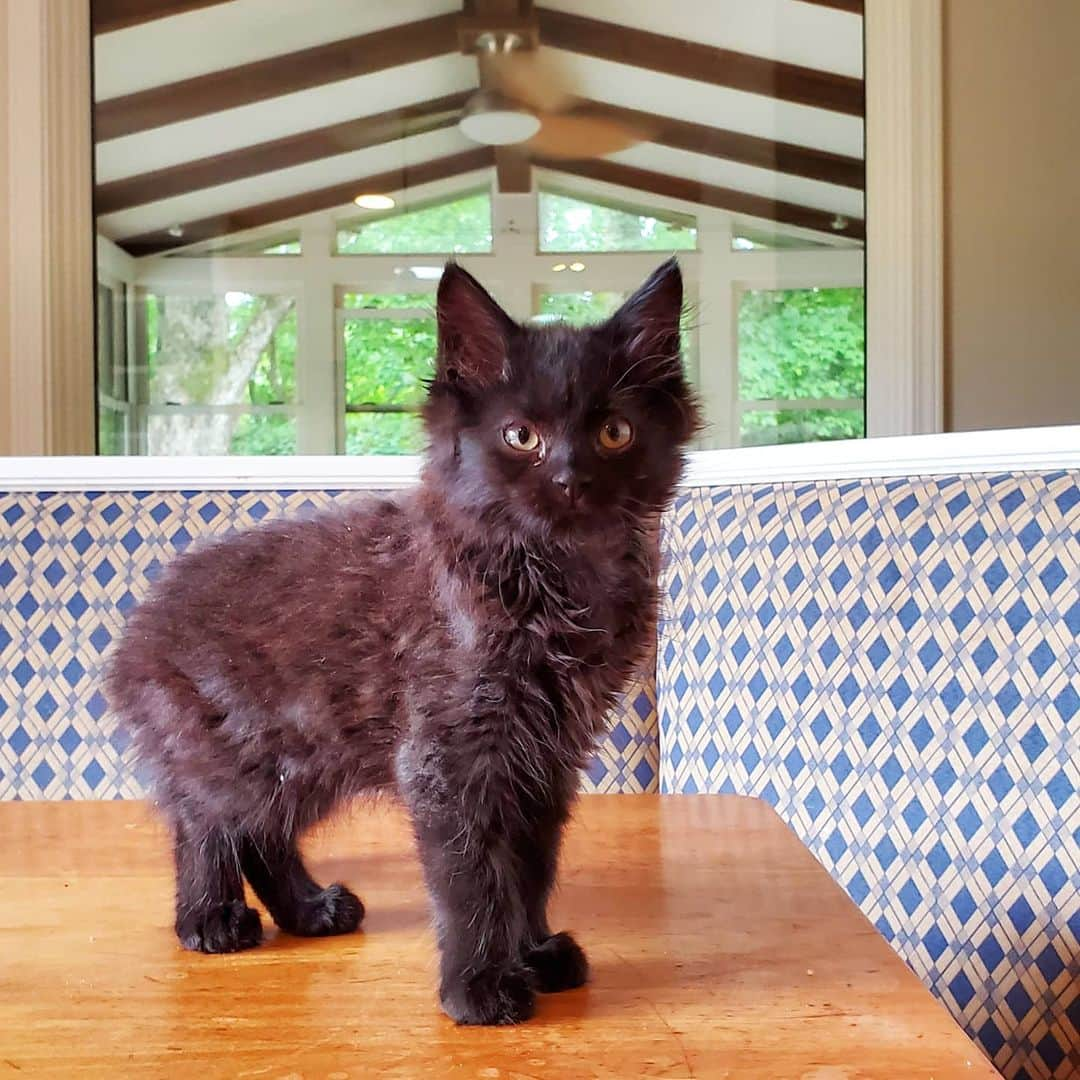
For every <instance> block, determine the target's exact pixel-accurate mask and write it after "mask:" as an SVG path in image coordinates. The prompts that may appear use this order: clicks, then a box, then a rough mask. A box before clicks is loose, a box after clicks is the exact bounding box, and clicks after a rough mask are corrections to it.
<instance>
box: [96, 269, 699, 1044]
mask: <svg viewBox="0 0 1080 1080" xmlns="http://www.w3.org/2000/svg"><path fill="white" fill-rule="evenodd" d="M681 307H682V279H681V276H680V273H679V268H678V265H677V264H676V263H675V262H674V261H671V262H668V263H666V264H665V265H664V266H662V267H661V268H660V269H659V270H657V272H656V273H655V274H653V276H652V277H651V278H650V279H649V280H648V281H647V282H646V283H645V285H644V286H643V287H642V288H641V289H640V290H639V291H638V292H637V293H636V294H635V295H634V296H632V297H631V298H630V299H629V300H628V301H627V302H626V303H625V304H624V306H623V307H622V308H621V309H620V310H619V312H618V313H617V314H616V315H614V316H613V317H612V318H611V319H610V320H609V321H608V322H606V323H604V324H602V325H600V326H596V327H591V328H587V329H580V330H579V329H571V328H569V327H565V326H552V327H543V328H540V327H534V326H522V325H519V324H517V323H515V322H514V321H513V320H512V319H510V317H509V316H508V315H507V314H506V313H505V312H504V311H503V310H502V309H501V308H500V307H499V306H498V305H497V304H496V303H495V301H494V300H492V299H491V297H490V296H488V294H487V293H486V292H485V291H484V290H483V288H481V286H480V285H479V284H478V283H477V282H476V281H475V280H474V279H473V278H472V277H470V276H469V274H467V273H466V272H465V271H464V270H462V269H460V268H459V267H457V266H455V265H450V266H448V267H447V269H446V272H445V274H444V275H443V279H442V282H441V284H440V286H439V294H438V325H439V354H438V362H437V370H436V375H435V378H434V380H433V382H432V384H431V388H430V394H429V397H428V401H427V404H426V406H425V419H426V423H427V427H428V432H429V436H430V444H431V445H430V449H429V451H428V455H427V463H426V466H425V468H424V472H423V479H422V482H421V484H420V486H419V487H418V488H416V489H415V490H413V491H410V492H408V493H407V494H405V495H403V496H401V497H396V498H369V499H363V500H357V501H356V502H354V503H353V504H351V505H349V506H346V507H343V508H340V509H337V510H334V511H333V512H330V513H326V514H324V515H322V516H321V517H318V518H316V519H315V520H312V521H306V522H295V521H290V522H282V523H276V524H269V525H266V526H264V527H261V528H258V529H255V530H251V531H249V532H246V533H242V534H240V535H237V536H234V537H232V538H230V539H228V540H225V541H223V542H221V543H217V544H214V545H211V546H208V547H204V548H202V549H201V550H198V551H195V552H193V553H190V554H187V555H184V556H183V557H181V558H180V559H178V560H177V561H176V562H175V563H174V565H173V566H172V567H171V569H170V571H169V572H168V573H167V574H166V575H165V576H164V577H163V578H162V580H161V581H160V582H159V583H158V585H156V586H155V588H154V589H153V590H152V592H151V594H150V596H149V598H148V599H147V600H146V602H145V603H144V604H143V605H142V606H141V607H140V608H139V609H138V610H137V611H136V612H135V614H134V615H133V616H132V618H131V621H130V623H129V626H128V628H127V631H126V634H125V637H124V639H123V640H122V641H121V642H120V644H119V645H118V647H117V650H116V652H115V654H114V656H113V659H112V665H111V671H110V675H109V684H108V685H109V697H110V700H111V703H112V706H113V708H114V709H115V710H116V711H117V712H118V714H119V715H120V717H121V718H122V720H123V722H124V723H126V724H127V725H128V727H129V728H130V729H131V731H132V732H133V734H134V739H135V746H136V749H137V752H138V755H139V757H140V759H141V761H142V762H143V763H145V764H146V765H147V766H149V767H150V769H151V771H152V775H153V777H154V793H155V795H156V798H157V800H158V802H159V804H160V806H161V808H162V810H163V811H164V813H165V814H166V816H167V818H168V820H169V822H170V824H171V826H172V830H173V834H174V837H175V852H176V878H177V887H176V932H177V934H178V935H179V937H180V940H181V941H182V942H183V944H184V945H185V946H186V947H187V948H190V949H200V950H202V951H204V952H230V951H233V950H236V949H244V948H248V947H250V946H252V945H256V944H257V943H258V942H259V940H260V937H261V926H260V922H259V916H258V914H257V913H256V912H255V911H254V910H252V909H251V908H249V907H247V906H246V905H245V903H244V889H243V878H245V877H246V878H247V880H248V881H249V882H250V884H251V886H252V888H253V889H254V890H255V892H256V893H257V894H258V896H259V897H260V899H261V900H262V901H263V903H265V905H266V907H267V909H268V910H269V912H270V914H271V915H272V916H273V918H274V921H275V922H276V923H277V924H278V925H279V926H280V927H281V928H282V929H283V930H286V931H289V932H291V933H294V934H338V933H346V932H348V931H351V930H354V929H356V927H357V926H358V924H359V923H360V920H361V918H362V916H363V911H364V909H363V906H362V905H361V903H360V901H359V900H358V899H357V898H356V896H354V895H353V894H352V893H351V892H350V891H349V890H348V889H346V888H345V887H344V886H343V885H330V886H328V887H323V886H321V885H319V884H317V883H316V882H315V881H313V880H312V878H311V876H310V875H309V874H308V872H307V870H306V869H305V868H304V864H303V862H302V861H301V858H300V855H299V852H298V850H297V840H298V838H299V837H300V836H301V834H302V833H303V832H304V830H305V829H307V828H308V827H309V826H311V825H312V824H314V823H315V822H316V821H318V820H319V819H320V818H322V817H323V816H324V815H326V814H327V813H329V811H330V810H331V809H332V808H333V807H334V806H335V805H336V804H338V803H339V802H340V801H341V800H343V799H348V798H350V797H352V796H355V795H358V794H360V793H361V792H365V791H374V790H389V791H396V792H397V793H399V794H400V796H401V798H402V799H403V800H404V802H405V804H406V806H407V807H408V809H409V810H410V812H411V814H412V820H413V826H414V830H415V834H416V840H417V844H418V847H419V852H420V857H421V859H422V861H423V866H424V872H425V877H426V880H427V885H428V888H429V890H430V893H431V897H432V902H433V905H434V910H435V921H436V927H437V930H438V939H439V946H440V949H441V952H442V969H441V970H442V985H441V999H442V1004H443V1008H444V1009H445V1010H446V1012H447V1013H449V1015H450V1016H452V1017H453V1018H454V1019H455V1020H457V1021H458V1022H460V1023H469V1024H505V1023H513V1022H515V1021H519V1020H523V1019H525V1018H526V1017H528V1016H529V1015H530V1014H531V1013H532V1010H533V994H534V991H535V990H541V991H555V990H563V989H566V988H568V987H572V986H578V985H580V984H581V983H582V982H583V981H584V980H585V977H586V962H585V956H584V953H583V952H582V951H581V949H580V948H579V947H578V946H577V944H576V943H575V942H574V941H573V939H572V938H571V937H569V935H566V934H554V935H553V934H552V932H551V930H550V928H549V926H548V922H547V918H546V914H545V909H546V905H547V899H548V895H549V893H550V891H551V887H552V882H553V880H554V877H555V866H556V860H557V857H558V850H559V842H560V837H561V833H562V828H563V824H564V822H565V821H566V819H567V816H568V813H569V809H570V806H571V804H572V802H573V799H574V795H575V792H576V790H577V787H578V783H579V770H580V769H581V768H582V767H583V766H584V765H585V764H586V762H587V761H588V760H589V757H590V755H591V754H592V753H593V750H594V747H595V745H596V741H597V739H598V737H599V736H600V735H601V733H602V732H603V729H604V717H605V714H606V713H607V711H608V710H609V709H610V707H611V706H612V704H613V703H614V702H615V700H616V699H617V697H618V695H619V693H620V691H622V690H623V689H624V687H625V686H626V684H627V681H628V679H629V677H630V675H631V674H632V672H633V669H634V668H635V665H637V664H638V663H639V661H640V660H641V659H642V658H643V656H644V655H645V654H646V652H647V650H648V646H649V644H650V642H651V641H652V639H653V635H654V632H655V619H656V608H657V591H656V576H657V559H658V554H657V540H656V537H657V524H658V519H659V516H660V513H661V511H662V510H663V509H664V508H665V507H666V506H667V505H668V502H669V501H670V499H671V497H672V493H673V491H674V489H675V485H676V482H677V480H678V478H679V475H680V473H681V470H682V467H683V448H684V446H685V445H686V443H687V441H688V439H689V438H690V436H691V434H692V433H693V431H694V430H695V428H696V425H697V415H698V414H697V409H696V406H695V404H694V401H693V398H692V395H691V393H690V390H689V389H688V387H687V384H686V382H685V380H684V377H683V372H682V366H681V362H680V354H679V316H680V311H681Z"/></svg>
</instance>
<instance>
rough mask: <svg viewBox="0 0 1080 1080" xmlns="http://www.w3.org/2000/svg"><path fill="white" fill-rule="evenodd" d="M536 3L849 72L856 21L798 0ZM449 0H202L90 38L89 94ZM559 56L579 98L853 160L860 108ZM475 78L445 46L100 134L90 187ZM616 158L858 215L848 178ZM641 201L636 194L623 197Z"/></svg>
mask: <svg viewBox="0 0 1080 1080" xmlns="http://www.w3.org/2000/svg"><path fill="white" fill-rule="evenodd" d="M545 6H546V7H547V8H549V9H551V10H559V11H565V12H568V13H572V14H575V15H585V16H588V17H590V18H595V19H601V20H605V21H608V22H611V23H613V24H620V25H621V26H624V27H630V28H635V29H640V30H647V31H651V32H653V33H659V34H664V35H667V36H669V37H676V38H681V39H686V40H687V41H692V42H698V43H703V44H706V45H710V46H714V47H717V48H722V49H727V50H735V51H737V52H740V53H745V54H749V55H752V56H758V57H765V58H768V59H771V60H777V61H783V62H787V63H793V64H799V65H802V66H804V67H810V68H814V69H816V70H818V71H824V72H830V73H834V74H837V75H842V76H848V77H854V78H861V77H862V19H861V18H860V17H859V16H858V15H857V14H852V13H849V12H846V11H841V10H836V9H834V8H832V7H829V6H824V5H822V4H820V3H811V2H807V0H710V3H708V4H702V3H700V2H690V0H673V2H668V3H666V4H658V3H656V2H655V0H588V2H578V0H547V2H546V4H545ZM460 8H461V5H460V2H459V0H395V2H394V3H392V4H391V3H367V2H362V0H306V2H304V3H302V4H301V3H287V4H286V3H276V2H270V0H230V2H225V3H217V4H211V5H210V6H207V7H201V8H198V9H197V10H192V11H189V12H186V13H184V14H180V15H175V16H171V17H167V18H161V19H155V20H152V21H149V22H145V23H143V24H141V25H137V26H132V27H129V28H125V29H120V30H115V31H112V32H108V33H102V34H99V35H98V36H97V38H96V40H95V100H96V101H97V102H98V103H103V102H114V103H115V101H116V99H122V98H124V97H125V96H127V95H131V94H137V93H139V92H142V91H147V90H151V89H154V88H160V87H167V86H169V85H171V84H173V83H177V82H180V81H181V80H186V79H191V78H196V77H199V76H208V75H212V74H213V73H215V72H221V71H226V70H228V69H231V68H235V67H237V66H239V65H243V64H248V63H251V62H254V61H259V60H264V59H267V58H270V57H280V56H284V55H286V54H289V53H293V52H297V51H299V50H302V49H306V48H309V47H311V46H316V45H323V44H326V43H328V42H333V41H338V40H342V39H345V38H350V37H353V36H356V35H363V34H368V33H372V32H375V31H379V30H386V29H388V28H390V27H395V26H400V27H402V31H401V32H402V33H403V34H408V33H409V30H408V26H409V24H410V23H413V22H416V21H418V20H423V19H428V18H431V17H432V16H436V15H445V14H452V13H456V12H459V11H460ZM557 52H558V58H559V59H560V61H561V62H562V63H563V65H564V67H565V69H566V71H567V72H568V73H569V75H570V76H571V78H572V81H573V84H574V86H575V88H576V89H577V91H578V92H579V93H580V94H581V96H583V97H586V98H590V99H594V100H596V101H600V102H604V103H609V104H612V105H617V106H624V107H627V108H633V109H637V110H641V111H647V112H650V113H653V114H655V115H657V116H659V117H661V118H672V119H675V120H685V121H692V122H694V123H697V124H704V125H708V126H710V127H714V128H722V129H727V130H729V131H734V132H740V133H743V134H747V135H753V136H756V137H759V138H762V139H768V140H773V141H776V142H782V143H790V144H794V145H795V146H800V147H808V148H813V149H817V150H824V151H828V152H830V153H833V154H840V155H845V156H846V157H849V158H856V159H861V158H862V156H863V122H862V118H861V117H860V116H854V115H849V114H846V113H843V112H837V111H832V110H831V109H827V108H819V107H814V106H810V105H804V104H796V103H794V102H791V101H784V100H779V99H778V98H776V97H772V96H766V95H763V94H756V93H747V92H744V91H741V90H735V89H730V88H727V87H724V86H718V85H713V84H711V83H707V82H701V81H696V80H693V79H689V78H680V77H677V76H674V75H671V74H666V73H661V72H658V71H651V70H646V69H644V68H641V67H632V66H629V65H627V64H623V63H617V62H613V61H611V60H601V59H596V58H594V57H591V56H585V55H581V54H578V53H571V52H563V51H562V50H557ZM476 84H477V70H476V63H475V60H473V59H472V58H471V57H467V56H463V55H461V54H459V53H448V54H446V55H442V56H437V57H435V58H432V59H428V60H423V61H420V62H417V63H408V64H404V65H402V66H398V67H391V68H388V69H386V70H383V71H379V72H376V73H373V74H368V75H363V76H361V77H359V78H349V79H345V80H342V81H338V82H330V83H327V84H324V85H321V86H317V87H314V88H312V89H307V90H303V91H300V92H296V93H284V94H282V95H280V96H275V97H271V98H269V99H268V100H264V101H259V102H255V103H253V104H246V105H242V106H240V107H236V108H228V109H223V110H221V111H216V112H209V113H208V114H207V115H203V116H197V117H195V118H193V119H186V120H182V121H180V122H175V123H168V124H166V125H165V126H161V127H152V128H149V129H148V130H142V131H137V132H135V133H133V134H127V135H122V136H120V137H117V138H111V139H108V140H105V141H100V142H99V143H98V145H97V147H96V165H97V183H98V184H99V185H102V184H108V183H111V182H115V181H118V180H124V179H131V178H135V177H140V176H143V175H144V174H147V173H151V172H154V171H156V170H162V169H171V168H174V167H176V166H180V165H183V164H185V163H188V162H192V161H197V160H201V159H204V158H207V157H211V156H213V155H217V154H222V153H226V152H232V151H239V150H242V149H244V148H247V147H252V146H255V145H257V144H260V143H265V142H268V141H271V140H277V139H281V138H284V137H288V136H295V135H300V134H302V133H304V132H307V131H311V130H313V129H318V128H322V127H325V126H327V125H330V124H334V123H338V122H342V121H347V120H354V119H357V118H361V117H365V116H372V115H375V114H380V113H385V112H387V111H389V110H392V109H397V108H402V107H405V106H408V105H411V104H416V103H419V102H424V101H427V100H430V99H434V98H439V97H442V96H444V95H448V94H453V93H458V92H463V91H467V90H469V89H470V88H472V87H474V86H476ZM178 92H179V91H178ZM474 145H475V144H473V143H470V142H469V140H468V139H466V138H465V137H464V136H463V135H462V134H461V133H460V132H459V131H458V129H457V128H456V126H452V127H446V128H443V129H442V130H437V131H430V132H427V133H426V134H418V135H409V136H406V137H404V138H400V139H395V140H394V141H392V142H387V143H384V144H382V145H378V146H372V147H369V148H367V149H363V150H349V151H347V152H343V153H336V154H331V155H330V156H326V157H321V158H319V159H318V160H315V161H310V162H307V163H306V164H302V165H297V166H292V167H288V168H280V169H275V170H272V171H268V172H262V173H260V174H259V175H256V176H251V177H248V178H246V179H237V180H231V179H230V180H228V181H227V182H223V183H220V184H214V183H213V182H212V181H211V182H210V183H209V185H207V186H199V187H198V188H197V189H195V190H188V191H186V192H185V193H183V194H179V195H170V196H169V197H165V198H155V197H154V186H153V184H150V185H148V188H147V191H146V193H145V195H144V196H143V197H142V200H141V201H140V202H139V204H138V205H134V206H131V207H129V208H125V209H122V210H119V211H116V212H113V213H109V214H106V215H105V216H103V217H102V218H101V219H100V221H99V227H100V230H101V231H102V232H103V233H104V234H105V235H107V236H109V237H111V238H113V239H115V240H117V241H119V242H121V243H123V242H124V241H125V240H126V239H129V238H134V237H141V236H145V235H146V234H149V233H153V232H154V231H156V230H164V229H168V228H170V227H172V226H174V225H177V224H183V223H185V222H191V221H199V220H201V219H204V218H209V217H212V216H214V215H219V214H227V213H230V212H233V211H237V210H241V209H243V208H245V207H250V206H255V205H258V204H261V203H266V202H270V201H273V200H277V199H281V198H286V197H289V196H295V195H300V194H302V193H304V192H310V191H314V190H318V189H321V188H327V187H331V186H333V185H338V184H347V183H349V182H350V181H351V180H359V179H361V178H363V177H366V176H370V175H374V174H382V173H386V172H390V171H392V170H395V169H400V168H402V167H404V166H412V165H417V164H421V163H423V162H426V161H430V160H432V159H436V158H442V157H445V156H447V155H452V154H457V153H460V152H462V151H465V150H468V149H470V148H473V147H474ZM613 160H614V161H615V162H617V163H622V164H625V165H632V166H635V167H636V168H640V169H646V170H649V171H650V172H653V173H658V174H664V175H668V176H673V177H680V178H685V179H689V180H693V181H698V182H701V183H704V184H709V185H716V186H718V187H721V188H728V189H732V190H734V191H736V192H744V193H747V194H750V195H756V196H763V197H766V198H769V199H777V200H782V201H783V202H785V203H793V204H798V205H799V206H802V207H807V208H812V209H815V210H819V211H825V212H828V213H830V214H841V215H844V216H846V217H849V218H852V219H859V218H861V217H862V216H863V193H862V191H861V190H860V189H859V188H856V187H850V186H845V185H842V184H837V183H829V182H825V181H823V180H816V179H808V178H806V177H803V176H798V175H790V174H787V173H785V172H780V171H777V170H775V169H771V168H762V167H758V166H755V165H748V164H745V163H740V162H736V161H731V160H725V159H724V158H721V157H716V156H711V155H709V154H707V153H695V152H688V151H686V150H680V149H673V148H671V147H668V146H662V145H657V144H654V143H645V144H642V145H639V146H636V147H634V148H633V149H631V150H627V151H623V152H622V153H620V154H617V155H614V157H613ZM641 200H642V196H641V194H640V193H638V194H637V195H636V201H638V202H640V201H641ZM340 209H341V211H342V213H345V212H347V211H348V210H349V209H350V204H349V203H348V202H347V201H344V202H343V203H342V205H341V207H340ZM353 213H355V209H354V208H353Z"/></svg>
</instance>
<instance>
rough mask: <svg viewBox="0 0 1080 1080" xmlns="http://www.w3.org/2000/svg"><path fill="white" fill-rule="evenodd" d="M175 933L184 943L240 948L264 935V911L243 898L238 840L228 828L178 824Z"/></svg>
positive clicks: (200, 948) (211, 949) (208, 948)
mask: <svg viewBox="0 0 1080 1080" xmlns="http://www.w3.org/2000/svg"><path fill="white" fill-rule="evenodd" d="M174 843H175V847H174V854H175V858H176V936H177V937H178V938H179V939H180V943H181V944H182V945H183V946H184V948H185V949H192V950H194V951H196V952H205V953H229V952H239V951H240V950H241V949H250V948H252V947H254V946H255V945H258V944H259V942H260V941H262V923H261V921H260V920H259V913H258V912H257V911H255V910H254V909H252V908H249V907H248V906H247V904H246V903H245V902H244V882H243V879H242V878H241V877H240V859H239V854H238V852H237V841H236V838H235V837H234V836H232V835H231V834H230V833H228V832H227V831H225V830H223V829H221V828H217V827H210V828H197V827H194V826H192V825H191V824H177V825H176V827H175V834H174Z"/></svg>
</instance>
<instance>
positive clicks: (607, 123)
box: [525, 113, 651, 160]
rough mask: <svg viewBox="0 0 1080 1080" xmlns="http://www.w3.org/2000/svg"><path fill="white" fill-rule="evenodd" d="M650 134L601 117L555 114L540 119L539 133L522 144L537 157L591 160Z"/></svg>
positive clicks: (625, 146) (641, 129)
mask: <svg viewBox="0 0 1080 1080" xmlns="http://www.w3.org/2000/svg"><path fill="white" fill-rule="evenodd" d="M650 135H651V132H649V131H646V130H645V129H644V128H643V127H639V126H636V125H630V124H624V123H622V122H621V121H619V120H612V119H610V118H608V117H605V116H596V115H590V114H589V113H556V114H544V115H542V116H541V117H540V130H539V131H538V132H537V133H536V134H535V135H534V136H533V137H532V138H531V139H529V141H528V142H527V143H526V144H525V145H526V146H527V147H528V148H529V150H531V151H532V152H533V153H534V154H537V155H539V156H540V157H553V158H576V159H579V160H580V159H582V158H594V157H604V155H606V154H614V153H615V152H616V151H617V150H625V149H627V147H630V146H636V145H637V144H638V143H640V142H646V141H648V139H649V137H650Z"/></svg>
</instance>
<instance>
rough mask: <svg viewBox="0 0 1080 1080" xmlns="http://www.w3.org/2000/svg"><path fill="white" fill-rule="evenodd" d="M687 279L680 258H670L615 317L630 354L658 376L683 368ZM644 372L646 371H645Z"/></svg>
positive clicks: (614, 325)
mask: <svg viewBox="0 0 1080 1080" xmlns="http://www.w3.org/2000/svg"><path fill="white" fill-rule="evenodd" d="M682 305H683V281H682V271H681V270H680V269H679V264H678V262H677V261H676V260H675V259H674V258H671V259H668V261H667V262H666V263H664V264H663V265H661V266H659V267H657V269H656V270H654V271H653V273H652V275H651V276H650V277H649V279H648V281H646V282H645V284H644V285H642V286H641V288H639V289H638V290H637V292H635V293H634V294H633V296H631V297H630V298H629V299H628V300H627V301H626V302H625V303H624V304H623V306H622V307H621V308H619V310H618V311H616V312H615V314H614V315H613V316H612V317H611V325H612V326H613V327H614V328H615V330H616V333H617V334H618V336H619V338H620V339H621V341H622V343H623V348H624V350H625V354H626V358H627V359H628V360H629V361H630V362H631V363H634V362H640V363H641V365H642V367H643V368H645V369H647V370H650V371H651V372H652V373H653V375H654V376H663V375H665V374H671V372H672V368H673V367H674V369H675V370H681V363H682V361H681V359H680V336H679V322H680V319H681V318H682ZM642 374H643V375H644V374H645V372H644V371H643V372H642Z"/></svg>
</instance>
